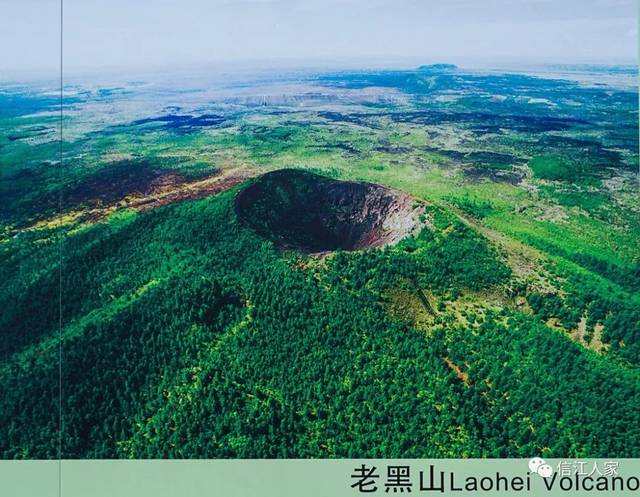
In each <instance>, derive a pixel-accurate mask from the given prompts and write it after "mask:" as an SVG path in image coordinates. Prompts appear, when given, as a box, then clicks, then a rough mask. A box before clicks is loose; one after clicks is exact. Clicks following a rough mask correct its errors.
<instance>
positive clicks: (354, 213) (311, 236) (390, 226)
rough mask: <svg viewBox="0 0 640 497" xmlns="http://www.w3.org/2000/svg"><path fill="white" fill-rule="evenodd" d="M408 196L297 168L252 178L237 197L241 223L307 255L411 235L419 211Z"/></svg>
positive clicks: (280, 245)
mask: <svg viewBox="0 0 640 497" xmlns="http://www.w3.org/2000/svg"><path fill="white" fill-rule="evenodd" d="M415 204H416V202H415V200H414V199H413V198H412V197H411V196H410V195H408V194H406V193H403V192H399V191H396V190H392V189H390V188H386V187H384V186H381V185H376V184H373V183H365V182H355V181H340V180H335V179H331V178H327V177H325V176H320V175H317V174H314V173H311V172H308V171H304V170H298V169H281V170H278V171H273V172H269V173H266V174H263V175H262V176H259V177H258V178H256V179H255V180H253V181H252V182H251V183H250V184H249V185H248V186H246V187H245V188H244V189H243V190H241V191H240V192H239V193H238V195H237V196H236V201H235V209H236V214H237V216H238V218H239V220H240V222H241V223H242V224H244V225H245V226H248V227H250V228H252V229H253V230H254V231H255V232H256V233H258V234H259V235H260V236H262V237H264V238H267V239H269V240H272V241H273V242H274V243H276V245H278V246H279V247H281V248H285V249H293V250H299V251H302V252H305V253H309V254H321V253H326V252H331V251H334V250H338V249H342V250H360V249H366V248H370V247H381V246H384V245H389V244H393V243H396V242H398V241H399V240H400V239H402V238H404V237H405V236H407V235H409V234H412V233H415V232H416V231H417V229H418V227H419V224H420V223H419V221H418V217H419V214H420V213H421V211H422V210H423V209H421V208H420V207H417V206H416V205H415Z"/></svg>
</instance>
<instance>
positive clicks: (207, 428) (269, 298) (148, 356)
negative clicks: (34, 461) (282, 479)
mask: <svg viewBox="0 0 640 497" xmlns="http://www.w3.org/2000/svg"><path fill="white" fill-rule="evenodd" d="M233 198H234V192H233V191H231V192H227V193H225V194H222V195H220V196H218V197H209V198H206V199H202V200H199V201H192V202H183V203H179V204H174V205H170V206H166V207H163V208H160V209H157V210H154V211H150V212H147V213H145V214H141V215H133V214H131V215H127V214H125V215H119V216H116V217H113V218H111V220H110V221H109V222H106V223H100V224H97V225H95V226H92V227H89V228H86V229H84V230H81V231H79V232H76V233H66V234H65V233H63V231H62V229H59V230H58V231H54V230H51V231H50V232H48V235H49V238H41V240H40V243H37V244H36V243H34V241H35V237H36V234H33V235H29V236H33V237H34V238H33V239H30V238H28V237H24V238H17V239H13V240H12V241H11V242H10V244H11V246H10V247H6V246H5V247H2V252H1V256H2V259H1V260H0V268H1V270H2V275H3V276H5V277H6V279H7V281H8V283H9V284H10V286H11V287H12V288H13V289H14V290H13V291H11V292H8V291H4V290H3V292H2V293H0V297H1V300H0V302H1V303H2V305H3V307H4V308H5V309H7V310H8V309H10V311H9V312H4V313H3V314H2V321H1V324H2V326H1V327H0V330H1V333H2V337H3V340H2V343H3V345H2V349H0V350H1V353H2V355H1V356H0V361H1V362H0V378H1V380H2V383H3V385H4V387H5V391H4V394H3V395H2V396H1V397H0V454H1V455H2V457H7V458H23V457H42V458H50V457H56V456H57V454H58V453H57V441H58V428H57V422H58V420H57V406H58V402H59V401H60V400H61V401H62V412H63V419H62V433H61V440H62V444H63V445H62V456H63V457H72V458H73V457H142V458H147V457H423V456H434V457H447V456H450V457H471V456H493V457H504V456H522V457H525V456H529V455H531V454H532V453H543V454H546V455H549V456H576V457H578V456H607V457H614V456H617V457H622V456H628V457H631V456H635V457H638V455H639V454H640V442H639V441H640V436H639V435H640V433H639V427H638V423H637V419H636V418H637V412H638V411H639V410H640V388H639V385H640V382H639V377H638V372H637V370H636V369H634V368H631V367H628V366H626V365H624V364H621V363H618V362H616V361H612V360H610V358H609V357H607V356H604V355H598V354H595V353H592V352H591V351H588V350H585V349H584V348H583V347H581V346H579V345H578V344H576V343H574V342H572V341H571V340H570V339H569V338H567V337H566V336H564V335H563V334H562V333H559V332H556V331H554V330H551V329H550V328H548V327H546V326H545V325H544V324H543V323H542V322H541V320H540V317H538V316H527V315H524V314H522V313H518V312H515V311H508V310H504V311H501V312H498V311H492V310H489V309H487V308H485V309H483V308H480V307H474V308H470V309H467V310H465V311H463V312H464V315H465V317H464V320H461V319H460V317H459V316H458V313H457V311H456V302H458V301H457V300H456V297H457V296H458V295H459V294H461V293H462V292H464V291H465V290H466V289H472V290H476V291H483V290H485V289H489V288H492V287H494V286H495V285H499V284H502V283H504V282H506V281H507V280H508V279H509V277H510V271H509V269H508V268H507V267H506V266H505V265H504V264H503V263H502V262H501V257H500V255H499V254H498V253H497V252H496V251H495V250H494V249H493V248H491V247H490V245H489V244H488V242H487V241H486V240H485V239H484V238H482V237H481V236H480V235H478V234H477V233H476V232H475V231H474V230H472V229H471V228H469V227H467V226H466V225H464V224H462V223H461V222H460V221H459V220H457V219H456V218H455V216H453V215H452V214H450V213H448V212H446V211H444V210H443V209H440V208H436V207H429V208H428V209H427V212H426V221H427V224H428V225H429V226H431V227H430V228H429V229H425V230H423V231H422V232H421V233H420V234H419V235H418V236H416V237H411V238H408V239H406V240H404V241H403V242H402V243H401V244H399V245H398V246H396V247H391V248H386V249H380V250H368V251H361V252H341V251H338V252H336V253H335V254H333V255H331V256H328V257H326V258H325V259H323V260H318V259H315V258H309V257H303V256H300V255H297V254H295V253H287V252H280V251H278V250H277V249H276V248H275V247H274V245H273V244H272V243H271V242H269V241H266V240H265V239H263V238H261V237H258V236H257V235H256V234H255V233H253V232H252V231H251V230H250V229H248V228H246V227H243V226H242V225H241V223H239V222H238V221H237V219H236V217H235V212H234V208H233ZM40 236H42V235H40ZM58 236H65V238H64V240H65V242H64V251H63V254H64V258H63V260H62V264H63V268H64V271H63V275H64V277H63V281H62V287H63V299H62V323H63V329H62V338H63V340H62V364H61V367H62V398H60V396H59V393H58V387H59V383H58V367H59V363H58V361H57V357H58V355H57V354H58V339H57V333H58V330H57V320H58V317H57V312H56V310H57V309H56V308H55V306H53V304H52V307H48V304H46V302H47V300H53V301H55V300H56V299H55V296H56V295H57V293H56V292H57V284H58V280H57V274H58V265H57V264H59V259H58V258H59V251H58V250H59V247H58V246H57V243H56V240H57V237H58ZM35 245H38V249H37V250H35V249H34V248H33V247H34V246H35ZM415 285H417V286H418V287H419V288H425V289H429V290H430V291H431V292H432V294H433V295H435V296H436V298H437V299H438V300H439V302H440V303H441V304H442V305H441V306H439V307H440V309H441V311H440V312H438V313H437V314H436V315H435V316H433V317H432V320H433V322H432V325H431V326H430V328H429V330H424V329H417V328H416V327H415V326H414V324H413V323H412V322H411V321H410V320H405V319H400V318H398V317H397V316H395V317H394V315H393V313H390V312H389V306H390V305H391V304H390V303H389V301H388V299H387V298H386V292H387V291H388V290H389V289H393V288H404V289H405V290H407V291H413V290H414V289H415ZM578 285H579V282H576V286H578ZM581 295H583V296H584V295H586V293H584V292H583V293H582V294H581ZM592 297H593V299H592V300H589V304H588V305H592V307H591V308H590V315H592V316H594V318H593V319H601V320H603V322H604V321H607V320H613V319H622V318H621V317H620V315H621V314H620V313H618V312H617V311H616V312H609V311H599V310H597V309H595V308H594V306H593V304H592V302H594V301H597V302H605V304H603V305H609V304H606V302H609V301H606V300H597V299H595V296H592ZM540 298H542V297H540ZM567 298H570V297H567ZM584 298H586V297H584ZM34 299H37V302H38V303H40V305H37V304H36V303H35V302H34ZM594 299H595V300H594ZM530 300H531V301H532V302H534V301H535V298H532V299H530ZM545 302H546V301H545ZM585 302H586V300H585ZM55 305H56V306H57V303H56V304H55ZM545 305H546V304H544V305H542V306H541V307H540V306H535V305H534V303H532V307H535V308H537V309H538V308H539V309H538V310H539V312H541V313H546V314H557V313H559V312H561V310H562V309H563V306H567V305H569V304H568V303H567V302H565V301H560V302H557V301H554V303H552V304H549V305H548V306H547V307H548V309H547V307H545ZM540 309H542V310H540ZM629 311H632V309H629ZM603 312H604V314H602V313H603ZM598 313H600V314H598ZM597 316H600V317H597ZM614 316H618V317H617V318H614ZM609 327H611V331H607V332H606V333H614V331H613V330H615V329H619V330H623V329H625V328H624V326H622V325H620V327H619V328H616V327H615V326H614V324H612V321H607V324H605V329H607V330H608V328H609ZM620 332H622V331H620ZM629 340H630V342H632V341H633V337H629ZM633 343H637V342H633ZM628 345H630V343H629V344H628ZM621 350H632V349H631V347H629V346H627V347H624V348H623V349H621ZM621 353H622V352H621Z"/></svg>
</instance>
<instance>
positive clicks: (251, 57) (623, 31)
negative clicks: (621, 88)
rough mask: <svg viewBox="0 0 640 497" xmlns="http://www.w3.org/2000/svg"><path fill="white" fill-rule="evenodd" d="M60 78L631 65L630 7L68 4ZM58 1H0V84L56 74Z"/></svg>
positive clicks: (202, 1) (443, 0)
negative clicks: (277, 68)
mask: <svg viewBox="0 0 640 497" xmlns="http://www.w3.org/2000/svg"><path fill="white" fill-rule="evenodd" d="M63 11H64V15H63V18H64V24H63V26H64V29H63V33H64V37H63V38H64V44H63V46H64V49H63V53H64V66H65V71H67V70H69V71H74V70H78V71H91V70H101V69H116V68H137V69H145V68H148V69H158V68H171V67H182V66H189V65H192V64H216V63H235V64H242V63H246V64H251V63H254V62H255V61H274V62H278V63H290V64H291V65H292V66H295V65H298V64H302V65H308V66H313V65H314V64H316V63H323V64H329V65H331V63H335V64H336V65H338V64H339V63H341V61H342V62H345V61H359V63H361V64H366V63H367V61H372V62H373V61H379V62H381V63H389V64H394V63H400V61H402V60H406V59H415V60H416V61H418V60H419V61H424V62H425V63H428V62H435V61H442V62H454V63H455V62H458V63H459V62H461V61H462V62H465V61H466V62H471V63H473V62H477V63H478V64H491V63H492V62H493V61H495V62H500V61H508V60H513V61H529V60H531V61H534V62H568V63H571V62H601V63H607V62H609V63H618V62H625V61H626V62H632V63H633V62H635V61H636V60H637V52H638V28H637V24H638V19H637V14H638V8H637V6H636V0H437V1H436V0H64V9H63ZM59 51H60V0H0V79H1V78H2V76H3V74H4V75H7V74H11V73H19V72H34V73H35V72H41V73H42V72H50V73H51V74H53V73H55V71H57V70H58V66H59Z"/></svg>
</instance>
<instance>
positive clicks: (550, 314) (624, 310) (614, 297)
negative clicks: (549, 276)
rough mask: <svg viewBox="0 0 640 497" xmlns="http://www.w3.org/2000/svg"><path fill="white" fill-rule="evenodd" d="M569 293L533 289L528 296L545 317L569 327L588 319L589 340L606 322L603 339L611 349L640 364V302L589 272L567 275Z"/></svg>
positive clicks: (616, 354) (631, 361) (633, 296)
mask: <svg viewBox="0 0 640 497" xmlns="http://www.w3.org/2000/svg"><path fill="white" fill-rule="evenodd" d="M566 276H567V278H568V283H567V285H566V290H567V293H566V295H564V296H563V297H561V296H559V295H558V294H555V293H548V294H543V295H541V294H540V293H538V292H531V293H529V295H528V296H527V300H528V302H529V304H530V305H531V307H532V308H533V309H534V311H535V312H536V314H537V315H538V316H540V317H541V318H543V319H545V320H546V319H549V318H558V319H559V320H560V322H561V324H562V325H563V326H564V327H565V328H566V329H572V328H575V327H577V326H578V323H579V321H580V320H581V319H582V318H585V319H586V327H587V330H586V331H587V334H586V337H585V338H586V339H587V340H588V341H590V340H591V338H592V337H593V330H594V327H595V326H596V325H598V324H599V325H601V326H603V333H602V336H601V337H600V339H601V341H602V342H603V343H604V344H606V345H607V347H608V353H609V354H612V355H615V356H618V357H621V358H623V359H624V360H626V361H629V362H630V363H632V364H635V365H636V366H638V365H640V306H639V305H640V302H639V300H638V297H637V295H633V294H631V295H630V294H629V293H627V292H625V291H624V290H623V289H621V288H620V287H616V285H614V284H612V283H605V282H603V281H602V280H599V279H597V278H594V277H593V276H591V275H589V274H576V273H570V274H568V275H566Z"/></svg>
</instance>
